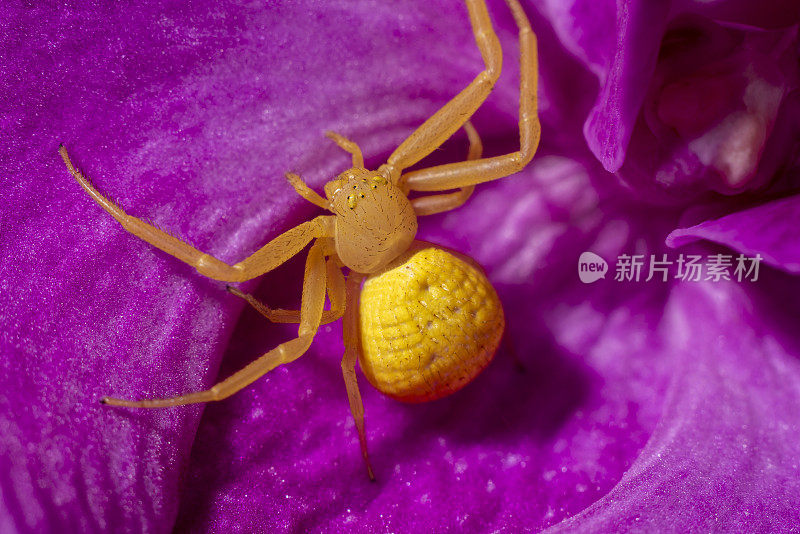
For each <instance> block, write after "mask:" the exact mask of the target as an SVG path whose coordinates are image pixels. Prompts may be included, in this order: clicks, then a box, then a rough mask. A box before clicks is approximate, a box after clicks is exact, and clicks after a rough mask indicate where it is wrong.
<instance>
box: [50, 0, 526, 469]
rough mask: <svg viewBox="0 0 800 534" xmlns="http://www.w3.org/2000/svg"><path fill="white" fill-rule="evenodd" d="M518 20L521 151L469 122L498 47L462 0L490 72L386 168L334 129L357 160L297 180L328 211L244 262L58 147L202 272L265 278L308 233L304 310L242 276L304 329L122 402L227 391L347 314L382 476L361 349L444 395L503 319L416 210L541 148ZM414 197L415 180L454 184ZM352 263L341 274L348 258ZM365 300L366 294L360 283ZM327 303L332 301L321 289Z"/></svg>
mask: <svg viewBox="0 0 800 534" xmlns="http://www.w3.org/2000/svg"><path fill="white" fill-rule="evenodd" d="M506 3H507V4H508V6H509V7H510V8H511V13H512V14H513V16H514V20H515V21H516V24H517V27H518V28H519V46H520V101H519V139H520V149H519V150H518V151H516V152H512V153H510V154H505V155H502V156H496V157H492V158H481V153H482V148H481V142H480V138H479V137H478V133H477V132H476V131H475V129H474V128H473V127H472V125H471V124H470V123H469V122H468V119H469V117H470V116H472V114H473V113H475V111H476V110H477V109H478V107H480V105H481V103H483V101H484V100H485V99H486V97H487V96H488V95H489V93H490V92H491V90H492V88H493V86H494V83H495V82H496V81H497V78H498V77H499V75H500V65H501V64H502V52H501V50H500V43H499V41H498V39H497V36H496V35H495V33H494V29H493V28H492V24H491V21H490V19H489V14H488V13H487V10H486V5H485V3H484V0H466V4H467V8H468V10H469V17H470V22H471V23H472V28H473V32H474V34H475V42H476V43H477V45H478V49H479V50H480V53H481V57H482V58H483V62H484V67H485V68H484V70H483V71H482V72H481V73H480V74H478V75H477V76H476V77H475V79H474V80H473V81H472V82H471V83H470V84H469V85H468V86H467V87H466V88H465V89H464V90H462V91H461V92H460V93H458V95H456V96H455V97H454V98H453V99H452V100H450V101H449V102H448V103H447V104H445V105H444V107H442V108H441V109H440V110H439V111H437V112H436V113H435V114H434V115H433V116H431V117H430V118H429V119H428V120H426V121H425V123H423V124H422V125H421V126H420V127H419V128H417V129H416V130H415V131H414V132H413V133H412V134H411V135H410V136H409V137H408V138H407V139H406V140H405V141H403V142H402V143H401V144H400V146H399V147H398V148H397V149H396V150H395V151H394V152H393V153H392V154H391V156H389V158H388V160H387V162H386V164H384V165H382V166H381V167H380V168H378V170H377V171H369V170H367V169H365V168H364V159H363V156H362V154H361V150H360V149H359V147H358V146H357V145H356V144H355V143H354V142H352V141H350V140H349V139H346V138H345V137H342V136H340V135H338V134H335V133H331V132H329V133H328V134H327V135H328V137H330V138H331V139H332V140H333V141H334V142H336V144H338V145H339V146H340V147H341V148H343V149H344V150H346V151H347V152H349V153H350V154H352V157H353V163H352V168H351V169H349V170H347V171H345V172H344V173H342V174H340V175H339V176H338V177H337V178H336V179H334V180H331V181H330V182H328V183H327V184H326V185H325V197H326V198H323V197H322V196H321V195H319V194H318V193H316V192H315V191H314V190H313V189H311V188H310V187H308V186H307V185H306V184H305V183H304V182H303V180H302V179H301V178H300V177H299V176H297V175H295V174H291V173H290V174H287V178H288V179H289V182H290V183H291V185H292V186H293V187H294V188H295V190H296V191H297V192H298V194H300V195H301V196H302V197H303V198H305V199H306V200H308V201H310V202H312V203H314V204H316V205H317V206H319V207H320V208H322V209H325V210H328V211H329V212H332V215H321V216H318V217H316V218H314V219H312V220H310V221H308V222H305V223H302V224H300V225H298V226H296V227H294V228H292V229H290V230H288V231H286V232H284V233H283V234H281V235H279V236H278V237H276V238H275V239H273V240H272V241H270V242H269V243H267V244H266V245H264V246H263V247H262V248H260V249H259V250H258V251H256V252H255V253H254V254H252V255H250V256H248V257H247V258H245V259H244V260H242V261H241V262H239V263H237V264H235V265H228V264H227V263H225V262H223V261H221V260H219V259H217V258H215V257H213V256H211V255H209V254H205V253H203V252H201V251H199V250H197V249H195V248H194V247H192V246H190V245H188V244H187V243H184V242H183V241H180V240H179V239H177V238H175V237H172V236H171V235H169V234H167V233H166V232H163V231H161V230H159V229H158V228H156V227H154V226H152V225H150V224H148V223H145V222H144V221H142V220H140V219H137V218H135V217H132V216H130V215H128V214H126V213H125V212H124V211H123V210H122V209H121V208H120V207H119V206H117V205H116V204H114V203H113V202H111V201H110V200H108V199H107V198H105V197H104V196H103V195H101V194H100V192H98V191H97V189H95V188H94V186H92V184H91V183H90V182H89V181H88V180H87V179H86V178H85V177H84V176H83V175H82V174H81V173H80V172H79V171H78V170H77V169H75V167H74V166H73V165H72V163H71V162H70V160H69V157H68V156H67V151H66V149H65V148H64V147H63V146H62V147H61V148H60V149H59V152H60V153H61V157H62V158H63V159H64V162H65V163H66V165H67V168H68V169H69V171H70V172H71V173H72V175H73V176H74V177H75V178H76V179H77V180H78V182H79V183H80V184H81V186H82V187H83V188H84V189H85V190H86V192H87V193H89V195H91V196H92V198H94V200H95V201H97V203H98V204H100V206H101V207H102V208H103V209H105V210H106V211H107V212H109V213H110V214H111V215H112V216H113V217H114V218H115V219H116V220H117V221H119V222H120V223H121V224H122V226H123V227H124V228H125V229H126V230H128V231H129V232H131V233H132V234H134V235H136V236H138V237H139V238H141V239H143V240H145V241H147V242H148V243H151V244H152V245H154V246H156V247H158V248H159V249H161V250H163V251H164V252H166V253H168V254H170V255H172V256H174V257H176V258H177V259H179V260H181V261H184V262H186V263H188V264H189V265H192V266H193V267H195V268H196V269H197V271H198V272H199V273H200V274H203V275H205V276H208V277H210V278H213V279H216V280H222V281H226V282H243V281H245V280H250V279H252V278H255V277H257V276H260V275H262V274H264V273H266V272H268V271H271V270H272V269H274V268H276V267H277V266H278V265H280V264H282V263H283V262H285V261H286V260H288V259H289V258H291V257H292V256H294V255H295V254H297V253H299V252H300V251H301V250H302V249H303V248H305V247H306V246H307V245H308V244H309V243H312V242H313V244H312V245H311V248H310V250H309V252H308V258H307V260H306V269H305V278H304V280H303V296H302V303H301V309H300V310H273V309H269V308H268V307H266V306H265V305H263V304H261V303H260V302H258V301H256V300H255V299H253V297H251V296H249V295H245V294H244V293H242V292H240V291H239V290H237V289H235V288H231V287H230V286H228V289H229V290H230V291H231V292H232V293H234V294H236V295H238V296H240V297H243V298H245V299H247V300H248V302H250V303H251V304H252V305H253V306H254V307H256V308H257V309H258V310H259V311H260V312H261V313H262V314H263V315H264V316H266V317H267V318H268V319H270V320H271V321H274V322H284V323H299V328H298V332H297V337H296V338H294V339H291V340H289V341H287V342H285V343H281V344H280V345H278V346H277V347H275V348H274V349H272V350H270V351H269V352H267V353H266V354H264V355H263V356H261V357H260V358H259V359H257V360H256V361H254V362H253V363H251V364H250V365H248V366H247V367H245V368H244V369H242V370H241V371H239V372H237V373H235V374H234V375H233V376H231V377H229V378H227V379H226V380H223V381H222V382H220V383H218V384H216V385H215V386H213V387H212V388H211V389H209V390H206V391H200V392H197V393H189V394H187V395H182V396H180V397H174V398H169V399H148V400H141V401H130V400H124V399H117V398H110V397H106V398H104V399H103V400H102V401H103V402H104V403H107V404H112V405H117V406H128V407H133V408H156V407H163V406H178V405H183V404H191V403H196V402H207V401H214V400H220V399H224V398H226V397H228V396H230V395H232V394H233V393H235V392H237V391H239V390H240V389H241V388H243V387H245V386H247V385H248V384H250V383H252V382H253V381H255V380H256V379H258V378H259V377H261V376H263V375H264V374H265V373H267V372H269V371H270V370H272V369H274V368H275V367H277V366H278V365H281V364H284V363H288V362H291V361H293V360H295V359H297V358H299V357H300V356H302V355H303V353H305V352H306V350H308V348H309V346H310V345H311V342H312V340H313V339H314V335H315V334H316V332H317V329H318V328H319V326H320V324H322V323H326V322H330V321H335V320H337V319H339V318H341V317H342V316H344V344H345V354H344V357H343V358H342V373H343V375H344V381H345V386H346V387H347V395H348V399H349V401H350V410H351V412H352V414H353V417H354V419H355V422H356V427H357V429H358V435H359V440H360V443H361V451H362V454H363V456H364V460H365V462H366V465H367V470H368V472H369V475H370V477H372V476H373V475H372V468H371V467H370V464H369V457H368V455H367V441H366V434H365V431H364V407H363V405H362V402H361V394H360V393H359V389H358V383H357V380H356V373H355V365H356V361H357V360H358V361H360V362H361V367H362V369H363V370H364V372H365V374H366V376H367V378H368V379H369V381H370V382H371V383H372V384H373V385H374V386H375V387H376V388H378V389H379V390H381V391H383V392H384V393H386V394H388V395H390V396H392V397H394V398H397V399H400V400H404V401H410V402H419V401H424V400H431V399H435V398H439V397H442V396H444V395H447V394H449V393H452V392H453V391H456V390H457V389H459V388H461V387H463V386H464V385H465V384H467V383H468V382H469V381H470V380H472V379H473V378H474V377H475V376H476V375H477V374H478V373H479V372H480V370H481V369H483V368H484V367H485V366H486V365H487V364H488V362H489V360H490V359H491V357H492V355H493V354H494V352H495V350H496V348H497V345H498V343H499V341H500V337H501V335H502V332H503V327H504V317H503V310H502V307H501V306H500V301H499V299H498V298H497V294H496V293H495V292H494V289H493V288H492V286H491V284H490V283H489V281H488V280H487V279H486V277H485V275H484V274H483V272H482V270H481V269H480V267H479V266H478V265H477V264H476V263H475V262H474V261H472V260H471V259H470V258H468V257H466V256H463V255H461V254H459V253H457V252H454V251H448V250H444V249H442V248H441V247H436V246H435V245H432V244H430V243H423V242H420V241H415V240H414V236H415V235H416V232H417V217H418V216H420V215H430V214H433V213H440V212H443V211H448V210H451V209H455V208H457V207H459V206H461V205H462V204H463V203H464V202H465V201H466V200H467V199H468V198H469V196H470V195H471V194H472V191H473V189H474V186H475V185H476V184H479V183H482V182H487V181H490V180H495V179H497V178H502V177H504V176H508V175H510V174H513V173H515V172H517V171H519V170H520V169H522V168H523V167H524V166H525V165H527V164H528V162H529V161H530V160H531V158H532V157H533V154H534V153H535V152H536V147H537V146H538V143H539V136H540V126H539V119H538V117H537V106H536V80H537V77H536V38H535V36H534V34H533V32H532V30H531V28H530V24H529V23H528V19H527V17H526V16H525V13H524V11H523V10H522V8H521V7H520V5H519V4H518V3H517V0H506ZM462 127H463V128H464V129H465V130H466V132H467V135H468V137H469V140H470V149H469V154H468V156H467V160H466V161H460V162H456V163H449V164H446V165H438V166H434V167H428V168H424V169H420V170H416V171H412V172H408V173H404V172H403V171H404V170H405V169H408V168H409V167H411V166H412V165H414V164H415V163H417V162H418V161H420V160H422V159H423V158H424V157H425V156H427V155H428V154H430V153H431V152H432V151H433V150H435V149H436V148H437V147H438V146H439V145H441V144H442V143H443V142H444V141H445V140H446V139H448V138H449V137H450V136H451V135H453V133H455V132H456V131H457V130H458V129H459V128H462ZM446 190H456V191H455V192H450V193H437V194H433V195H425V196H418V197H416V198H414V199H413V200H409V199H408V196H407V195H408V193H409V192H410V191H446ZM344 267H347V268H348V269H349V273H348V275H347V278H346V280H345V276H344V274H343V273H342V268H344ZM362 285H363V299H362V300H361V302H360V305H359V295H360V294H362V293H361V292H362ZM326 294H327V296H328V299H329V301H330V309H328V310H324V309H323V308H324V305H325V295H326Z"/></svg>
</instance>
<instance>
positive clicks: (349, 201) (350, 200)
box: [347, 195, 356, 210]
mask: <svg viewBox="0 0 800 534" xmlns="http://www.w3.org/2000/svg"><path fill="white" fill-rule="evenodd" d="M347 206H348V207H349V208H350V209H351V210H352V209H355V207H356V197H355V195H348V197H347Z"/></svg>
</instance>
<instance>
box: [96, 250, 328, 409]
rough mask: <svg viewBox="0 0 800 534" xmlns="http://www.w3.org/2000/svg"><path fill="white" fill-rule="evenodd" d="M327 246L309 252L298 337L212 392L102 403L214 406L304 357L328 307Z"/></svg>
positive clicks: (117, 404) (118, 404)
mask: <svg viewBox="0 0 800 534" xmlns="http://www.w3.org/2000/svg"><path fill="white" fill-rule="evenodd" d="M323 247H324V242H323V241H321V240H320V241H316V242H315V243H314V244H313V245H312V246H311V249H310V250H309V252H308V258H307V259H306V269H305V278H304V279H303V297H302V304H301V310H300V328H299V329H298V331H297V337H296V338H295V339H292V340H290V341H287V342H285V343H281V344H280V345H278V346H277V347H275V348H274V349H272V350H271V351H269V352H267V353H266V354H264V355H263V356H261V357H260V358H259V359H257V360H256V361H254V362H253V363H251V364H250V365H248V366H247V367H245V368H244V369H242V370H241V371H239V372H237V373H236V374H234V375H233V376H231V377H229V378H228V379H226V380H223V381H222V382H220V383H218V384H216V385H215V386H214V387H212V388H211V389H208V390H206V391H199V392H197V393H189V394H188V395H181V396H180V397H172V398H168V399H148V400H141V401H131V400H125V399H115V398H111V397H105V398H103V399H102V400H101V402H102V403H104V404H111V405H113V406H127V407H129V408H165V407H167V406H181V405H184V404H195V403H198V402H210V401H217V400H222V399H224V398H227V397H230V396H231V395H233V394H234V393H236V392H237V391H239V390H240V389H242V388H243V387H245V386H248V385H250V384H252V383H253V382H255V381H256V380H257V379H259V378H260V377H262V376H263V375H265V374H266V373H268V372H270V371H271V370H273V369H274V368H275V367H277V366H279V365H282V364H284V363H289V362H291V361H294V360H296V359H297V358H299V357H300V356H302V355H303V354H304V353H305V352H306V351H307V350H308V347H309V346H311V341H312V340H313V339H314V335H315V334H316V333H317V329H318V328H319V325H320V321H321V320H322V308H323V306H324V304H325V287H326V274H325V258H324V255H323V251H324V248H323Z"/></svg>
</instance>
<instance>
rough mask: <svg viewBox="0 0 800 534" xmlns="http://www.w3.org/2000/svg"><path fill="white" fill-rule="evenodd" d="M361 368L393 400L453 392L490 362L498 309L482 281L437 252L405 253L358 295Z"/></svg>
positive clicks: (501, 322) (499, 326) (500, 321)
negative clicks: (359, 300) (359, 297)
mask: <svg viewBox="0 0 800 534" xmlns="http://www.w3.org/2000/svg"><path fill="white" fill-rule="evenodd" d="M360 316H361V339H362V345H363V347H362V353H361V360H360V364H361V370H362V372H363V373H364V375H365V376H366V377H367V379H368V380H369V382H370V383H371V384H372V385H373V386H375V388H376V389H378V390H379V391H381V392H383V393H385V394H386V395H389V396H390V397H393V398H395V399H397V400H401V401H406V402H423V401H428V400H434V399H438V398H441V397H444V396H446V395H449V394H450V393H453V392H455V391H457V390H459V389H461V388H462V387H463V386H465V385H466V384H468V383H469V382H470V381H472V379H473V378H475V376H477V375H478V373H480V372H481V371H482V370H483V369H484V368H485V367H486V366H487V365H488V363H489V362H490V361H491V359H492V357H493V356H494V353H495V351H496V350H497V347H498V345H499V343H500V338H501V337H502V335H503V328H504V326H505V319H504V316H503V308H502V306H501V304H500V300H499V299H498V297H497V293H496V292H495V290H494V288H493V287H492V285H491V284H490V283H489V280H487V279H486V276H485V275H484V274H483V273H482V272H481V271H480V270H479V269H477V268H475V267H474V266H472V265H470V264H468V263H467V262H465V261H462V260H461V259H459V258H457V257H456V256H454V255H452V254H450V253H448V252H446V251H444V250H442V249H438V248H433V247H431V248H426V249H422V250H416V251H412V252H408V253H406V254H404V255H402V256H401V257H400V258H398V259H397V260H396V261H394V262H392V264H390V265H389V266H388V267H387V268H386V269H385V270H384V271H381V272H380V273H377V274H375V275H372V276H370V277H369V278H367V280H366V281H365V282H364V287H363V289H362V292H361V304H360Z"/></svg>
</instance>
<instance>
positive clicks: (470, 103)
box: [382, 0, 503, 183]
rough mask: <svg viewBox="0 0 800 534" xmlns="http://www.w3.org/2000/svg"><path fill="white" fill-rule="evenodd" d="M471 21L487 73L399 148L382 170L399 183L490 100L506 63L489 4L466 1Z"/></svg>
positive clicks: (480, 1)
mask: <svg viewBox="0 0 800 534" xmlns="http://www.w3.org/2000/svg"><path fill="white" fill-rule="evenodd" d="M466 3H467V9H468V10H469V19H470V22H471V24H472V31H473V33H474V34H475V43H476V44H477V45H478V49H479V50H480V53H481V57H482V58H483V63H484V66H485V69H484V70H483V72H481V73H480V74H478V76H476V77H475V79H474V80H472V82H470V84H469V85H468V86H467V87H466V88H465V89H464V90H462V91H461V92H460V93H458V94H457V95H456V96H455V97H453V99H452V100H450V101H449V102H448V103H447V104H445V105H444V107H442V108H441V109H440V110H439V111H437V112H436V113H434V114H433V115H432V116H431V117H430V118H429V119H428V120H426V121H425V122H424V123H423V124H422V126H420V127H419V128H417V129H416V131H415V132H414V133H412V134H411V135H410V136H409V137H408V139H406V140H405V141H403V143H402V144H401V145H400V146H399V147H397V150H395V151H394V152H393V153H392V155H391V156H389V159H388V160H387V162H386V164H385V165H384V166H383V167H382V168H383V169H384V170H385V171H386V172H388V174H389V175H390V176H391V177H392V181H393V182H395V183H398V181H399V180H400V173H401V172H402V171H403V169H406V168H408V167H410V166H412V165H414V164H415V163H416V162H418V161H419V160H421V159H422V158H424V157H425V156H427V155H428V154H430V153H431V152H433V151H434V150H435V149H436V148H437V147H439V146H440V145H441V144H442V143H444V142H445V141H446V140H447V139H448V138H449V137H450V136H452V135H453V134H454V133H455V132H456V130H458V129H459V128H460V127H461V126H462V125H463V124H464V123H465V122H466V121H467V119H469V118H470V117H471V116H472V115H473V114H474V113H475V111H477V109H478V108H479V107H480V106H481V104H482V103H483V101H484V100H486V97H487V96H489V93H490V92H491V90H492V88H493V87H494V84H495V82H497V78H498V77H499V76H500V68H501V66H502V63H503V52H502V50H501V48H500V41H499V40H498V39H497V35H496V34H495V32H494V29H493V28H492V22H491V20H490V19H489V13H488V12H487V10H486V3H485V2H484V1H483V0H467V2H466Z"/></svg>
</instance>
